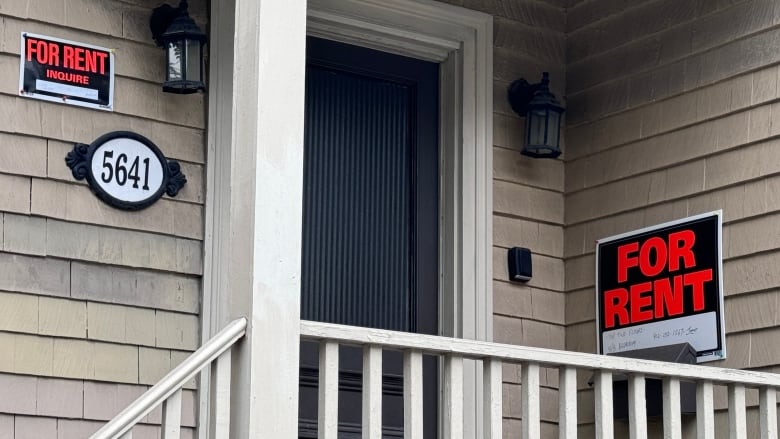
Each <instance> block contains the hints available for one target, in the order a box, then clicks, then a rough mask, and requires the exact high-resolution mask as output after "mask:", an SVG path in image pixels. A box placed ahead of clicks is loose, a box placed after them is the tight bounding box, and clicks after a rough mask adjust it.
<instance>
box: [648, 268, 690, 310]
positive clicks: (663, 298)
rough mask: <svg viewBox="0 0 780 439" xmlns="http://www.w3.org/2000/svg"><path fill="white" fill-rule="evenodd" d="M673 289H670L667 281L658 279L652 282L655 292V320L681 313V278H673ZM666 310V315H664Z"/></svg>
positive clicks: (669, 283) (670, 286)
mask: <svg viewBox="0 0 780 439" xmlns="http://www.w3.org/2000/svg"><path fill="white" fill-rule="evenodd" d="M673 281H674V288H672V285H671V282H669V279H668V278H666V279H658V280H657V281H655V282H653V290H655V318H656V319H661V318H663V317H665V316H676V315H679V314H682V313H683V279H682V276H675V277H674V279H673ZM664 308H666V314H664Z"/></svg>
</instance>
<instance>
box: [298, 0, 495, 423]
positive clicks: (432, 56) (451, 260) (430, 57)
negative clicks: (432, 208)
mask: <svg viewBox="0 0 780 439" xmlns="http://www.w3.org/2000/svg"><path fill="white" fill-rule="evenodd" d="M307 15H308V17H307V18H308V20H307V33H308V34H309V35H312V36H317V37H322V38H327V39H331V40H336V41H341V42H345V43H350V44H355V45H359V46H364V47H369V48H373V49H378V50H383V51H386V52H391V53H397V54H400V55H405V56H410V57H414V58H418V59H423V60H427V61H433V62H438V63H440V80H439V84H440V98H439V99H440V104H439V111H440V121H441V122H440V128H439V132H440V136H439V137H440V148H439V150H440V152H441V153H440V165H441V167H440V169H441V170H442V172H441V180H440V206H439V207H440V233H441V238H440V250H439V256H440V258H439V260H440V268H439V275H440V279H441V282H440V287H439V288H440V290H439V308H440V309H439V333H440V334H441V335H445V336H451V337H458V338H468V339H475V340H485V341H492V336H493V319H492V314H493V306H492V297H493V294H492V285H493V281H492V277H493V276H492V246H493V237H492V215H493V209H492V206H493V202H492V187H493V180H492V177H493V172H492V169H493V163H492V145H493V136H492V134H493V133H492V127H493V118H492V114H493V17H492V16H490V15H488V14H484V13H481V12H477V11H472V10H469V9H464V8H461V7H457V6H452V5H448V4H444V3H439V2H435V1H420V0H416V1H412V0H309V2H308V11H307ZM481 400H482V399H481V383H480V380H478V379H477V370H476V368H475V365H474V364H467V365H465V367H464V402H465V404H466V405H465V406H464V411H465V413H466V415H465V419H464V433H465V437H479V436H481V432H482V428H481V420H480V418H481V416H479V413H481V407H480V404H479V403H477V402H476V401H481ZM471 404H473V405H471Z"/></svg>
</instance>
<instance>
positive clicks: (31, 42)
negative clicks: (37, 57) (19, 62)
mask: <svg viewBox="0 0 780 439" xmlns="http://www.w3.org/2000/svg"><path fill="white" fill-rule="evenodd" d="M37 44H38V40H36V39H34V38H27V61H32V57H33V53H35V50H36V47H37Z"/></svg>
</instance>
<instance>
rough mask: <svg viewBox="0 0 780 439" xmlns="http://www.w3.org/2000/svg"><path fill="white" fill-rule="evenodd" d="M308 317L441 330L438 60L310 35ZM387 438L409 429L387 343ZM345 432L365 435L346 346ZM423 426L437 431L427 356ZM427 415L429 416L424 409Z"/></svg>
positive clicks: (310, 359)
mask: <svg viewBox="0 0 780 439" xmlns="http://www.w3.org/2000/svg"><path fill="white" fill-rule="evenodd" d="M305 130H306V132H305V149H304V152H305V157H304V201H303V214H304V218H303V260H302V279H301V281H302V287H301V318H303V319H307V320H316V321H323V322H330V323H340V324H346V325H354V326H364V327H371V328H380V329H390V330H396V331H407V332H415V333H425V334H436V333H437V332H438V278H439V276H438V273H439V262H438V251H439V233H438V205H439V193H438V185H439V183H438V182H439V170H438V157H439V154H438V65H437V64H435V63H429V62H425V61H420V60H416V59H412V58H407V57H403V56H398V55H392V54H388V53H384V52H379V51H375V50H370V49H366V48H361V47H356V46H350V45H346V44H341V43H336V42H332V41H327V40H322V39H317V38H309V39H308V41H307V69H306V127H305ZM383 357H384V367H383V393H384V397H383V425H384V436H385V437H402V436H403V428H402V427H403V398H402V395H403V392H402V390H403V376H402V367H401V355H400V353H397V352H385V353H384V354H383ZM340 363H341V365H340V372H339V378H340V379H339V388H340V391H339V431H340V434H339V436H340V437H344V438H351V437H360V425H361V419H360V416H361V410H360V401H361V397H360V391H361V380H362V377H361V371H362V364H361V363H362V356H361V352H360V350H359V349H356V348H348V347H342V348H341V350H340ZM424 368H425V370H426V372H425V373H426V376H425V382H427V383H428V387H427V388H426V389H425V391H424V394H425V395H424V397H425V399H426V401H427V403H426V405H425V410H426V416H425V418H426V425H425V430H426V437H427V438H434V437H435V436H436V419H437V416H436V399H437V398H436V382H437V379H436V362H435V360H434V359H427V360H426V362H425V365H424ZM317 376H318V373H317V347H316V345H313V344H310V343H304V344H303V345H302V347H301V389H300V391H301V393H300V394H301V401H300V402H301V411H300V418H301V421H300V425H301V428H300V433H301V434H300V435H301V437H316V428H317V422H316V413H317V411H316V410H317V407H316V404H317ZM427 414H430V416H427Z"/></svg>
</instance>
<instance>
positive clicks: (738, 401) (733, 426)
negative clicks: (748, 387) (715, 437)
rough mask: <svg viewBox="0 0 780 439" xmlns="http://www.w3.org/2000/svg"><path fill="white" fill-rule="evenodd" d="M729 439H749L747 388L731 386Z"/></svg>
mask: <svg viewBox="0 0 780 439" xmlns="http://www.w3.org/2000/svg"><path fill="white" fill-rule="evenodd" d="M729 438H730V439H747V420H746V413H745V386H743V385H741V384H729Z"/></svg>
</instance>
